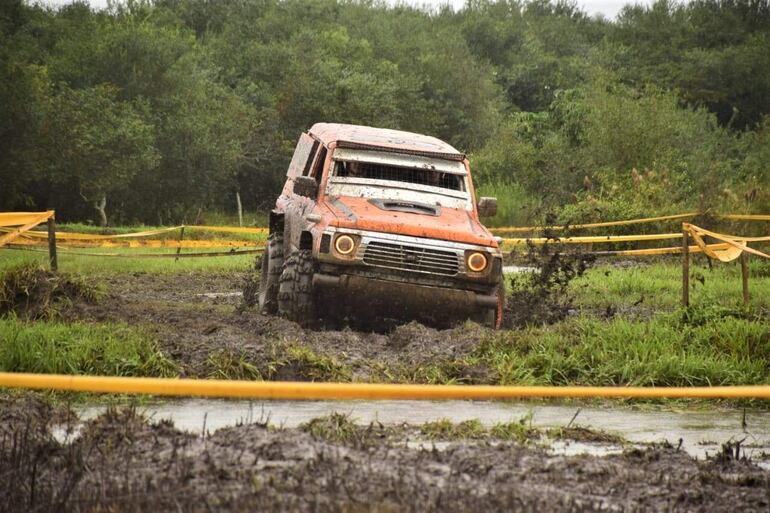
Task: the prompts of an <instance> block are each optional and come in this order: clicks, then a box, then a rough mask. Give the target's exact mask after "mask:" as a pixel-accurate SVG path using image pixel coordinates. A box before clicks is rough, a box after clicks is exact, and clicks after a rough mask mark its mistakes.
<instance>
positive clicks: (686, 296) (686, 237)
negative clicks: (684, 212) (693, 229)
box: [682, 225, 690, 307]
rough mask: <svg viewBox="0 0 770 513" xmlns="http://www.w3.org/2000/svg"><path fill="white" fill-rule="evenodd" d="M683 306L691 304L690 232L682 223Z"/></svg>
mask: <svg viewBox="0 0 770 513" xmlns="http://www.w3.org/2000/svg"><path fill="white" fill-rule="evenodd" d="M682 306H685V307H687V306H690V233H689V232H688V231H687V228H685V226H684V225H682Z"/></svg>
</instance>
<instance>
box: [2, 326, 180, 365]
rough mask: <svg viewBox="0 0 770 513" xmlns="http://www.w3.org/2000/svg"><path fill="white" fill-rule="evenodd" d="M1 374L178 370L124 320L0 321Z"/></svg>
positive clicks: (155, 346)
mask: <svg viewBox="0 0 770 513" xmlns="http://www.w3.org/2000/svg"><path fill="white" fill-rule="evenodd" d="M0 369H2V370H3V371H5V372H32V373H50V374H89V375H104V376H155V377H172V376H176V375H177V368H176V365H175V364H174V362H172V361H171V360H170V359H169V358H168V357H167V356H166V355H165V354H163V353H162V352H161V351H160V349H159V348H158V344H157V342H155V341H154V340H153V339H151V338H149V337H147V336H145V335H144V334H142V333H140V332H137V331H135V330H134V329H132V328H130V327H128V326H126V325H123V324H99V325H95V324H85V323H72V324H63V323H59V322H53V321H36V322H34V323H26V322H22V321H19V320H18V319H15V318H2V319H0Z"/></svg>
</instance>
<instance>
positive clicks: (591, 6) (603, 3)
mask: <svg viewBox="0 0 770 513" xmlns="http://www.w3.org/2000/svg"><path fill="white" fill-rule="evenodd" d="M29 1H30V2H31V3H35V2H36V1H40V2H41V3H43V4H47V5H53V6H60V5H65V4H68V3H71V2H72V0H29ZM402 1H406V3H410V4H415V5H424V4H427V5H441V4H445V3H450V4H452V5H453V6H455V7H456V8H459V7H462V5H463V4H464V3H465V2H464V0H402ZM88 2H89V3H90V4H91V5H92V6H93V7H97V8H102V7H106V6H107V0H88ZM577 3H578V5H580V6H581V7H582V8H583V10H584V11H585V12H587V13H588V14H589V15H591V16H595V15H599V14H601V15H603V16H604V17H605V18H607V19H614V18H615V16H616V15H617V14H618V12H620V9H621V8H622V7H623V6H624V5H625V4H627V3H636V4H645V5H649V4H650V3H651V0H578V2H577Z"/></svg>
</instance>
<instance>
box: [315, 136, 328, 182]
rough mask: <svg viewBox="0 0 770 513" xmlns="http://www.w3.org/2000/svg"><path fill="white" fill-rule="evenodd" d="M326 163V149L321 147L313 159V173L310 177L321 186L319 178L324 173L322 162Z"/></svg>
mask: <svg viewBox="0 0 770 513" xmlns="http://www.w3.org/2000/svg"><path fill="white" fill-rule="evenodd" d="M325 161H326V147H325V146H321V147H320V148H319V149H318V153H317V154H316V157H315V164H314V165H313V173H312V176H313V178H315V181H316V182H318V184H319V185H320V184H321V178H322V176H321V175H323V171H324V162H325Z"/></svg>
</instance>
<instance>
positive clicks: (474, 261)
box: [465, 251, 489, 273]
mask: <svg viewBox="0 0 770 513" xmlns="http://www.w3.org/2000/svg"><path fill="white" fill-rule="evenodd" d="M465 265H466V266H467V267H468V270H469V271H471V272H474V273H483V272H484V271H486V270H487V268H488V267H489V255H487V254H486V253H483V252H481V251H467V252H466V254H465Z"/></svg>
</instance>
